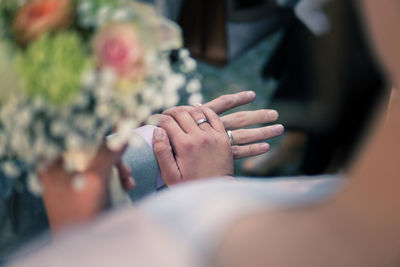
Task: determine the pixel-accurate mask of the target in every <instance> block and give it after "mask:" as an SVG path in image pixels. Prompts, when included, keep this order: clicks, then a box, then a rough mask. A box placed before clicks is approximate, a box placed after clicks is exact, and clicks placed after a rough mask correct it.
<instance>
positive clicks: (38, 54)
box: [16, 32, 91, 104]
mask: <svg viewBox="0 0 400 267" xmlns="http://www.w3.org/2000/svg"><path fill="white" fill-rule="evenodd" d="M90 64H91V59H90V58H88V55H87V54H86V53H85V50H84V45H83V44H82V43H81V41H80V40H79V38H78V36H77V35H76V34H75V33H72V32H62V33H59V34H57V35H53V36H49V35H43V36H42V37H41V38H40V39H38V40H37V41H35V42H34V43H32V44H31V45H30V46H29V48H28V49H27V50H26V51H24V52H20V53H19V54H18V55H17V57H16V67H17V70H18V71H19V73H20V74H21V76H22V81H23V86H24V88H25V90H26V92H27V93H28V95H30V96H32V95H40V96H43V97H45V98H46V99H47V100H50V101H51V102H53V103H55V104H63V103H65V102H67V101H70V100H72V99H73V97H74V96H76V95H77V94H78V93H79V92H80V90H81V78H82V73H83V71H84V70H85V68H87V67H88V66H89V65H90Z"/></svg>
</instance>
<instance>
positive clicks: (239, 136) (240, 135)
mask: <svg viewBox="0 0 400 267" xmlns="http://www.w3.org/2000/svg"><path fill="white" fill-rule="evenodd" d="M232 137H233V140H234V141H235V143H243V142H244V141H245V140H244V139H245V132H244V131H243V130H241V129H240V130H236V131H235V132H234V133H232Z"/></svg>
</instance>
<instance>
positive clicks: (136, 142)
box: [129, 135, 143, 148]
mask: <svg viewBox="0 0 400 267" xmlns="http://www.w3.org/2000/svg"><path fill="white" fill-rule="evenodd" d="M142 144H143V141H142V139H141V138H140V137H139V136H137V135H132V136H131V137H130V138H129V145H130V146H132V147H136V148H137V147H140V146H141V145H142Z"/></svg>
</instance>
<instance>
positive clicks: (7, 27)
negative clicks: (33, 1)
mask: <svg viewBox="0 0 400 267" xmlns="http://www.w3.org/2000/svg"><path fill="white" fill-rule="evenodd" d="M24 2H25V0H0V38H7V39H10V38H12V31H11V24H12V20H13V17H14V14H15V12H16V11H17V10H18V8H19V7H20V6H21V5H22V4H23V3H24Z"/></svg>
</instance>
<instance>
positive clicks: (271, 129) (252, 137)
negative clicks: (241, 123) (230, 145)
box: [232, 124, 285, 145]
mask: <svg viewBox="0 0 400 267" xmlns="http://www.w3.org/2000/svg"><path fill="white" fill-rule="evenodd" d="M284 130H285V129H284V127H283V125H282V124H276V125H272V126H265V127H262V128H254V129H240V130H235V131H232V138H233V142H234V144H235V145H243V144H249V143H254V142H258V141H261V140H266V139H269V138H273V137H276V136H279V135H281V134H282V133H283V132H284Z"/></svg>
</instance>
